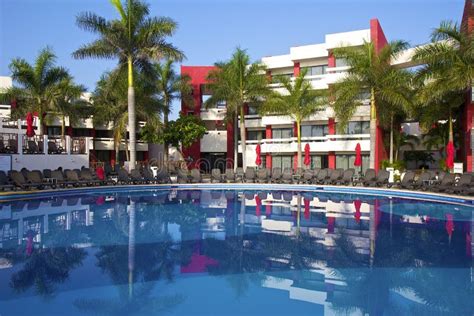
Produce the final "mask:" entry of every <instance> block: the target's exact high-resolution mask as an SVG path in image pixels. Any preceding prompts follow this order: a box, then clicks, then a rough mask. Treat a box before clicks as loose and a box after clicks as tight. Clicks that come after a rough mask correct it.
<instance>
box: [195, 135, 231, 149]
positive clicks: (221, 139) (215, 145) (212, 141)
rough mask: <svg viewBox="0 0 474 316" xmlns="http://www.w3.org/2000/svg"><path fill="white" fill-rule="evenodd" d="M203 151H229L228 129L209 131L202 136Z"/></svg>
mask: <svg viewBox="0 0 474 316" xmlns="http://www.w3.org/2000/svg"><path fill="white" fill-rule="evenodd" d="M200 143H201V152H203V153H206V152H207V153H225V152H227V131H207V132H206V134H205V135H204V136H203V137H202V138H201V142H200Z"/></svg>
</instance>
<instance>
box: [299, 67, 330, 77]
mask: <svg viewBox="0 0 474 316" xmlns="http://www.w3.org/2000/svg"><path fill="white" fill-rule="evenodd" d="M327 67H328V65H319V66H312V67H305V68H304V69H307V71H308V72H307V73H306V76H319V75H324V74H325V73H326V68H327Z"/></svg>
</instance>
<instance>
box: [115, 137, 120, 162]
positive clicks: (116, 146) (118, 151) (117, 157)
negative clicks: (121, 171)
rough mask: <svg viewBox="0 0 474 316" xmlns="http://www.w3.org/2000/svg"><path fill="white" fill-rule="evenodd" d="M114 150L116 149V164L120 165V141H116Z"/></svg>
mask: <svg viewBox="0 0 474 316" xmlns="http://www.w3.org/2000/svg"><path fill="white" fill-rule="evenodd" d="M114 148H115V164H118V163H119V155H120V141H118V142H117V141H116V140H114Z"/></svg>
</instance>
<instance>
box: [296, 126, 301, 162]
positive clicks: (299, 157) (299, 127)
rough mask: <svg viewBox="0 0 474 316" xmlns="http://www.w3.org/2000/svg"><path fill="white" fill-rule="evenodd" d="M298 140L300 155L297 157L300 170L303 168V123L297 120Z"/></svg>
mask: <svg viewBox="0 0 474 316" xmlns="http://www.w3.org/2000/svg"><path fill="white" fill-rule="evenodd" d="M296 133H297V135H296V137H297V138H296V139H297V141H298V155H297V159H298V168H301V167H302V166H303V163H302V161H301V160H302V156H303V155H302V151H301V122H300V120H296Z"/></svg>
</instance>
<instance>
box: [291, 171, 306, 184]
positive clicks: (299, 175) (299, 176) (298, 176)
mask: <svg viewBox="0 0 474 316" xmlns="http://www.w3.org/2000/svg"><path fill="white" fill-rule="evenodd" d="M304 170H305V169H303V168H296V170H295V176H294V178H295V180H296V183H300V182H301V181H302V179H303V174H304Z"/></svg>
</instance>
